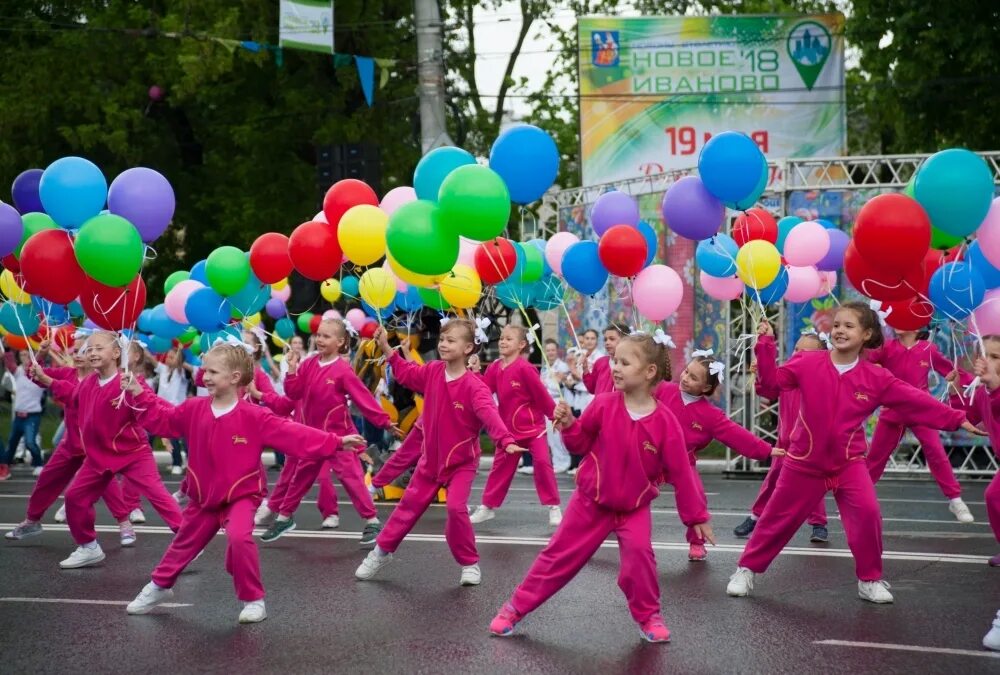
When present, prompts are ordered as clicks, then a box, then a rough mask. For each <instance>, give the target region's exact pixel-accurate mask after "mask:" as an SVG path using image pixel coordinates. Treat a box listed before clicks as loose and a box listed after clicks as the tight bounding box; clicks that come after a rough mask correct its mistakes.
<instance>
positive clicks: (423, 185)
mask: <svg viewBox="0 0 1000 675" xmlns="http://www.w3.org/2000/svg"><path fill="white" fill-rule="evenodd" d="M475 163H476V158H475V157H473V156H472V155H470V154H469V153H468V152H466V151H465V150H463V149H462V148H456V147H454V146H446V147H441V148H434V149H433V150H431V151H430V152H428V153H427V154H426V155H424V156H423V157H421V158H420V161H419V162H417V168H416V169H414V171H413V189H414V190H416V192H417V199H427V200H429V201H432V202H435V203H436V202H437V198H438V190H440V189H441V183H443V182H444V179H445V178H447V177H448V174H449V173H451V172H452V171H454V170H455V169H457V168H458V167H460V166H465V165H466V164H475Z"/></svg>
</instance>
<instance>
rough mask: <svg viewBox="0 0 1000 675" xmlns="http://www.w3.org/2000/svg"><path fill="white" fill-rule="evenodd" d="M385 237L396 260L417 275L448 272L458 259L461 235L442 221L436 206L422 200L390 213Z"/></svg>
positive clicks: (404, 205)
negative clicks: (445, 225)
mask: <svg viewBox="0 0 1000 675" xmlns="http://www.w3.org/2000/svg"><path fill="white" fill-rule="evenodd" d="M385 240H386V245H387V246H388V248H389V253H390V254H391V255H392V257H393V259H395V261H396V262H398V263H399V264H400V265H402V266H403V267H405V268H406V269H408V270H409V271H411V272H416V273H417V274H430V275H434V274H445V273H447V272H450V271H451V268H452V267H454V266H455V261H456V260H458V234H457V233H456V232H454V231H451V230H449V229H447V228H446V227H444V226H443V225H442V224H441V221H440V218H439V212H438V207H437V205H436V204H434V203H433V202H429V201H426V200H423V199H418V200H417V201H415V202H410V203H408V204H403V206H401V207H399V208H398V209H397V210H396V212H395V213H393V214H392V215H391V216H389V226H388V229H387V230H386V232H385Z"/></svg>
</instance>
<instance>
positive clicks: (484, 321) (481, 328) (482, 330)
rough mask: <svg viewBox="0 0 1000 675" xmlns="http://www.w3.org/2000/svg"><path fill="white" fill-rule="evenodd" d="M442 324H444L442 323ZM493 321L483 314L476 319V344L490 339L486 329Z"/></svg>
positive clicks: (484, 342)
mask: <svg viewBox="0 0 1000 675" xmlns="http://www.w3.org/2000/svg"><path fill="white" fill-rule="evenodd" d="M442 325H444V324H442ZM491 325H493V322H492V321H490V320H489V319H488V318H486V317H485V316H483V317H479V318H478V319H476V344H477V345H482V344H486V343H487V342H489V341H490V338H489V336H488V335H487V334H486V329H488V328H489V327H490V326H491Z"/></svg>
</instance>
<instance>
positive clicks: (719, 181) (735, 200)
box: [698, 131, 773, 243]
mask: <svg viewBox="0 0 1000 675" xmlns="http://www.w3.org/2000/svg"><path fill="white" fill-rule="evenodd" d="M698 173H699V174H700V175H701V180H702V181H703V182H704V184H705V189H707V190H708V191H709V192H710V193H711V194H712V195H714V196H715V198H716V199H718V200H719V201H721V202H722V203H724V204H725V205H726V206H728V207H729V208H732V209H738V210H743V209H747V208H749V207H751V206H753V205H754V204H755V203H756V202H757V200H758V199H759V198H760V196H761V194H763V192H764V188H765V187H766V186H767V160H766V159H765V158H764V154H763V153H762V152H761V151H760V148H759V147H757V144H756V143H754V142H753V140H751V138H750V137H749V136H747V135H746V134H744V133H741V132H738V131H725V132H723V133H721V134H717V135H715V136H712V138H711V139H709V141H708V142H707V143H706V144H705V146H704V147H703V148H702V149H701V154H700V155H699V156H698ZM699 238H700V239H705V238H706V237H699ZM772 243H773V242H772Z"/></svg>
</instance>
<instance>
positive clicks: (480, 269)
mask: <svg viewBox="0 0 1000 675" xmlns="http://www.w3.org/2000/svg"><path fill="white" fill-rule="evenodd" d="M474 263H475V265H476V272H477V273H478V274H479V278H480V279H481V280H482V282H483V283H484V284H499V283H500V282H501V281H503V280H504V279H506V278H507V277H509V276H510V275H511V274H513V273H514V268H515V267H517V251H516V250H515V249H514V244H512V243H511V242H510V241H509V240H507V239H504V238H503V237H497V238H496V239H491V240H490V241H484V242H483V243H481V244H480V245H479V246H477V247H476V255H475V258H474Z"/></svg>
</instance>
